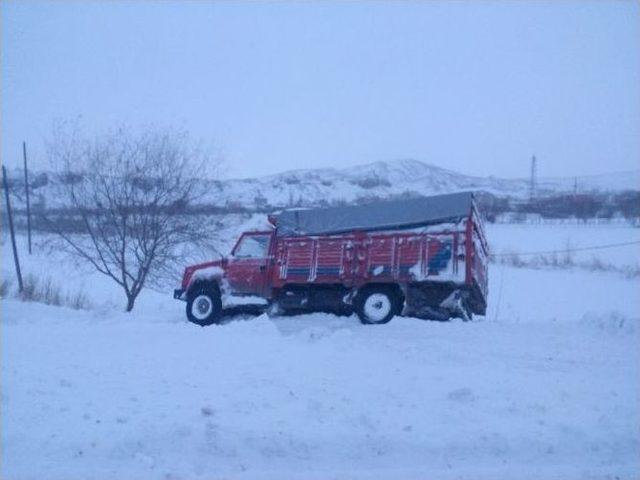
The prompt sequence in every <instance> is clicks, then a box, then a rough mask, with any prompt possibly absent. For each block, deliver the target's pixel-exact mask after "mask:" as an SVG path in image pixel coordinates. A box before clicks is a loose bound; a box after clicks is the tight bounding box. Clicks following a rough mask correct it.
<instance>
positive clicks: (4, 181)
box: [2, 165, 23, 292]
mask: <svg viewBox="0 0 640 480" xmlns="http://www.w3.org/2000/svg"><path fill="white" fill-rule="evenodd" d="M2 185H3V186H4V198H5V200H6V201H7V217H9V231H10V232H11V246H12V247H13V261H14V262H15V265H16V275H17V277H18V291H20V292H22V288H23V286H22V273H21V272H20V260H19V259H18V249H17V248H16V235H15V232H14V231H13V217H12V216H11V202H10V201H9V182H7V169H6V168H4V165H3V166H2Z"/></svg>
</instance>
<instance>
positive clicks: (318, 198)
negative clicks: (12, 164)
mask: <svg viewBox="0 0 640 480" xmlns="http://www.w3.org/2000/svg"><path fill="white" fill-rule="evenodd" d="M10 176H11V177H12V178H13V179H15V187H16V188H15V190H16V193H18V195H19V194H20V189H21V188H22V186H21V185H22V181H21V179H22V172H21V171H20V170H14V171H12V172H11V173H10ZM32 178H33V179H34V180H35V181H36V187H37V188H36V189H35V193H36V196H37V199H36V201H38V200H41V201H44V202H45V204H46V205H47V206H48V207H55V206H63V205H62V204H61V203H60V202H62V201H63V199H64V195H61V194H60V189H59V187H60V185H59V179H58V177H57V176H56V175H54V174H51V173H43V172H40V173H39V172H34V173H33V174H32ZM202 181H203V182H205V184H206V185H205V186H206V189H207V191H208V194H207V195H206V197H205V198H204V199H203V202H204V203H206V204H210V205H218V206H226V205H237V206H244V207H267V206H272V207H284V206H291V205H322V204H326V203H335V202H349V203H350V202H354V201H363V200H367V199H370V198H373V197H379V198H389V197H394V196H402V195H406V196H418V195H433V194H439V193H450V192H456V191H461V190H474V191H482V192H488V193H492V194H494V195H497V196H510V197H516V198H524V197H526V196H527V195H528V194H529V182H528V180H527V179H505V178H497V177H491V176H489V177H478V176H470V175H465V174H463V173H459V172H455V171H453V170H448V169H445V168H441V167H437V166H434V165H430V164H427V163H424V162H421V161H418V160H412V159H404V160H394V161H379V162H374V163H369V164H365V165H359V166H355V167H348V168H327V169H302V170H292V171H287V172H284V173H279V174H276V175H270V176H266V177H257V178H243V179H226V180H217V181H213V180H208V179H203V180H202ZM575 186H577V188H578V190H579V191H582V192H584V191H622V190H638V189H640V170H634V171H629V172H619V173H609V174H604V175H594V176H576V177H559V178H541V179H540V180H539V182H538V192H539V193H540V194H543V195H544V194H549V193H558V192H565V191H573V190H574V187H575Z"/></svg>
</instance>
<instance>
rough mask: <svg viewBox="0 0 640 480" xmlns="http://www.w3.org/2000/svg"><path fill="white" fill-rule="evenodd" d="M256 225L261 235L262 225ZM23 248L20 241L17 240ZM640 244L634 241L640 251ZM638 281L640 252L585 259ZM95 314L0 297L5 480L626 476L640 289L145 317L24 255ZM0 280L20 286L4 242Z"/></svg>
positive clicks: (541, 273)
mask: <svg viewBox="0 0 640 480" xmlns="http://www.w3.org/2000/svg"><path fill="white" fill-rule="evenodd" d="M250 221H251V222H253V223H256V222H257V221H258V220H256V219H251V220H250ZM488 235H489V239H490V242H491V245H492V250H493V251H538V250H546V249H549V248H551V249H556V248H561V249H562V248H566V243H567V238H570V239H571V240H570V242H571V245H572V246H573V247H578V246H590V245H599V244H604V243H617V242H626V241H635V240H638V239H640V230H638V229H631V228H619V229H611V228H608V227H580V226H571V227H566V228H565V227H561V226H554V227H548V226H522V225H520V226H517V225H515V226H513V225H496V226H489V228H488ZM19 241H20V248H21V251H24V248H23V246H24V239H23V238H20V239H19ZM636 247H637V245H636ZM594 254H595V255H597V256H598V257H599V258H600V259H601V260H602V261H603V262H607V263H615V264H616V265H618V266H633V265H636V264H637V263H638V261H639V259H640V255H639V253H638V248H628V247H621V248H620V249H611V250H601V251H596V252H588V255H589V257H590V256H591V255H594ZM22 260H23V267H24V269H25V271H26V272H32V273H33V274H37V275H43V274H46V275H49V276H50V277H51V278H52V279H54V280H55V281H56V282H59V283H60V284H64V285H65V288H66V289H68V290H69V293H72V292H73V291H76V290H77V289H80V288H82V289H83V290H84V291H85V292H86V293H87V295H88V296H89V297H90V300H91V302H92V305H93V308H92V309H91V310H88V311H77V310H71V309H69V308H65V307H53V306H47V305H42V304H38V303H23V302H20V301H18V300H15V299H3V300H2V367H1V368H2V459H1V462H2V463H1V471H0V477H1V478H3V479H5V478H6V479H60V480H62V479H65V480H66V479H83V480H84V479H110V478H135V479H142V480H144V479H191V478H196V479H218V478H251V479H254V478H258V479H260V478H268V479H282V478H305V479H307V478H310V479H314V478H317V479H326V478H340V479H343V478H358V479H360V478H363V479H364V478H380V479H382V478H384V479H386V478H407V479H412V478H415V479H418V478H420V479H423V478H440V479H460V478H463V479H466V478H469V479H495V478H510V479H528V478H531V479H534V478H535V479H540V478H542V479H547V478H549V479H551V478H553V479H556V478H557V479H582V478H607V479H614V478H620V479H633V478H637V476H638V472H640V349H639V348H638V345H640V295H639V294H638V292H639V291H640V290H639V289H638V287H639V286H640V279H638V278H626V277H625V276H623V275H620V274H619V273H616V272H591V271H587V270H584V269H577V268H574V269H527V268H511V267H509V266H503V265H492V267H491V269H490V298H489V301H490V307H489V311H488V314H487V316H486V317H485V318H479V319H477V321H474V322H470V323H463V322H459V321H455V322H448V323H439V322H427V321H422V320H418V319H413V318H396V319H394V320H393V321H392V322H391V323H389V324H387V325H383V326H363V325H361V324H360V323H359V322H358V321H357V319H356V318H355V317H337V316H333V315H327V314H313V315H302V316H295V317H282V318H268V317H267V316H266V315H263V316H260V317H257V318H255V317H251V316H249V315H236V316H230V317H227V318H226V319H225V322H224V323H223V324H222V325H218V326H212V327H208V328H199V327H196V326H194V325H191V324H188V323H186V321H185V319H184V304H183V303H181V302H177V301H174V300H172V299H171V294H170V293H171V292H170V288H172V287H173V285H167V291H166V292H154V291H148V292H145V293H144V294H143V296H142V298H141V299H140V301H139V303H138V304H137V306H136V309H135V311H134V313H133V314H125V313H123V312H122V311H121V310H122V308H121V307H122V306H123V305H124V302H123V301H122V299H121V298H120V297H119V296H118V295H119V293H118V291H117V289H114V287H113V286H112V285H110V284H109V283H108V281H106V280H104V279H102V278H101V277H99V276H97V275H95V274H93V273H90V272H89V271H84V270H82V273H81V274H77V273H75V275H74V272H76V267H75V266H73V265H72V264H71V263H69V261H68V260H67V259H65V258H64V256H63V255H61V254H56V253H55V252H48V253H46V254H45V253H44V252H41V251H40V250H37V253H36V254H35V255H33V256H31V257H30V258H29V257H27V256H26V255H23V258H22ZM2 274H3V278H7V277H9V276H11V275H13V271H12V264H11V257H10V247H9V245H8V242H5V244H4V245H3V258H2Z"/></svg>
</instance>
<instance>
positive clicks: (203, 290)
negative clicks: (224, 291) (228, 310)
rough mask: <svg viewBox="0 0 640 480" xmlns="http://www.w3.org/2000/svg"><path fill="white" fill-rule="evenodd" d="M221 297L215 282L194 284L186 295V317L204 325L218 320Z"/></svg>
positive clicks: (220, 310)
mask: <svg viewBox="0 0 640 480" xmlns="http://www.w3.org/2000/svg"><path fill="white" fill-rule="evenodd" d="M221 314H222V299H221V298H220V289H219V288H218V286H217V285H216V284H201V285H195V286H194V287H192V288H191V290H189V293H188V295H187V318H188V319H189V321H190V322H192V323H195V324H196V325H200V326H201V327H206V326H207V325H212V324H214V323H217V322H218V320H220V315H221Z"/></svg>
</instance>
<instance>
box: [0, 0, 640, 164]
mask: <svg viewBox="0 0 640 480" xmlns="http://www.w3.org/2000/svg"><path fill="white" fill-rule="evenodd" d="M1 8H2V155H3V161H4V162H5V163H6V164H7V165H10V166H13V165H15V164H17V162H18V161H19V160H20V155H21V151H20V148H21V146H20V143H21V142H22V140H23V139H24V140H26V141H27V143H28V145H29V150H30V151H31V152H32V153H33V155H32V156H33V158H34V163H36V164H37V163H38V162H42V159H43V156H44V149H43V140H44V139H45V138H46V137H47V136H48V135H49V134H50V132H51V128H52V125H53V123H54V122H55V121H56V120H69V119H74V118H77V117H78V116H81V117H82V123H83V124H84V125H85V127H86V128H87V129H89V130H91V131H100V130H102V129H105V128H109V127H111V126H114V125H117V124H121V123H126V124H130V125H140V124H147V123H154V124H158V125H163V126H164V125H176V126H179V127H183V128H186V129H187V130H189V131H190V132H191V133H192V135H193V136H194V137H196V138H199V139H203V140H204V141H205V143H207V144H209V145H215V146H216V147H217V148H219V149H220V150H221V151H222V152H223V154H224V157H225V159H226V165H227V167H228V168H227V169H226V172H227V175H230V176H234V177H247V176H255V175H263V174H269V173H276V172H279V171H283V170H287V169H291V168H307V167H326V166H350V165H356V164H359V163H366V162H371V161H377V160H392V159H397V158H415V159H419V160H423V161H426V162H428V163H433V164H435V165H438V166H442V167H446V168H451V169H454V170H459V171H462V172H464V173H468V174H476V175H496V176H507V177H516V176H526V174H527V171H528V168H529V159H530V157H531V155H532V154H534V153H535V154H536V156H537V157H538V159H539V173H540V174H541V175H545V176H548V175H572V176H573V175H585V174H593V173H600V172H610V171H621V170H629V169H636V168H640V2H636V1H579V2H569V1H566V2H562V1H550V2H543V1H528V2H527V1H518V2H515V1H514V2H511V3H509V2H503V1H487V2H482V1H473V2H472V1H468V2H466V1H456V2H454V1H448V2H432V1H426V0H425V1H421V2H391V1H388V2H380V1H378V2H373V1H349V2H327V1H323V2H317V3H311V2H204V1H197V2H196V1H193V2H181V3H178V2H175V3H174V2H168V1H164V2H151V1H148V2H142V1H136V2H114V1H94V2H92V3H72V2H69V1H65V2H56V3H54V2H51V3H36V2H11V1H9V2H6V1H4V2H2V7H1Z"/></svg>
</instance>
